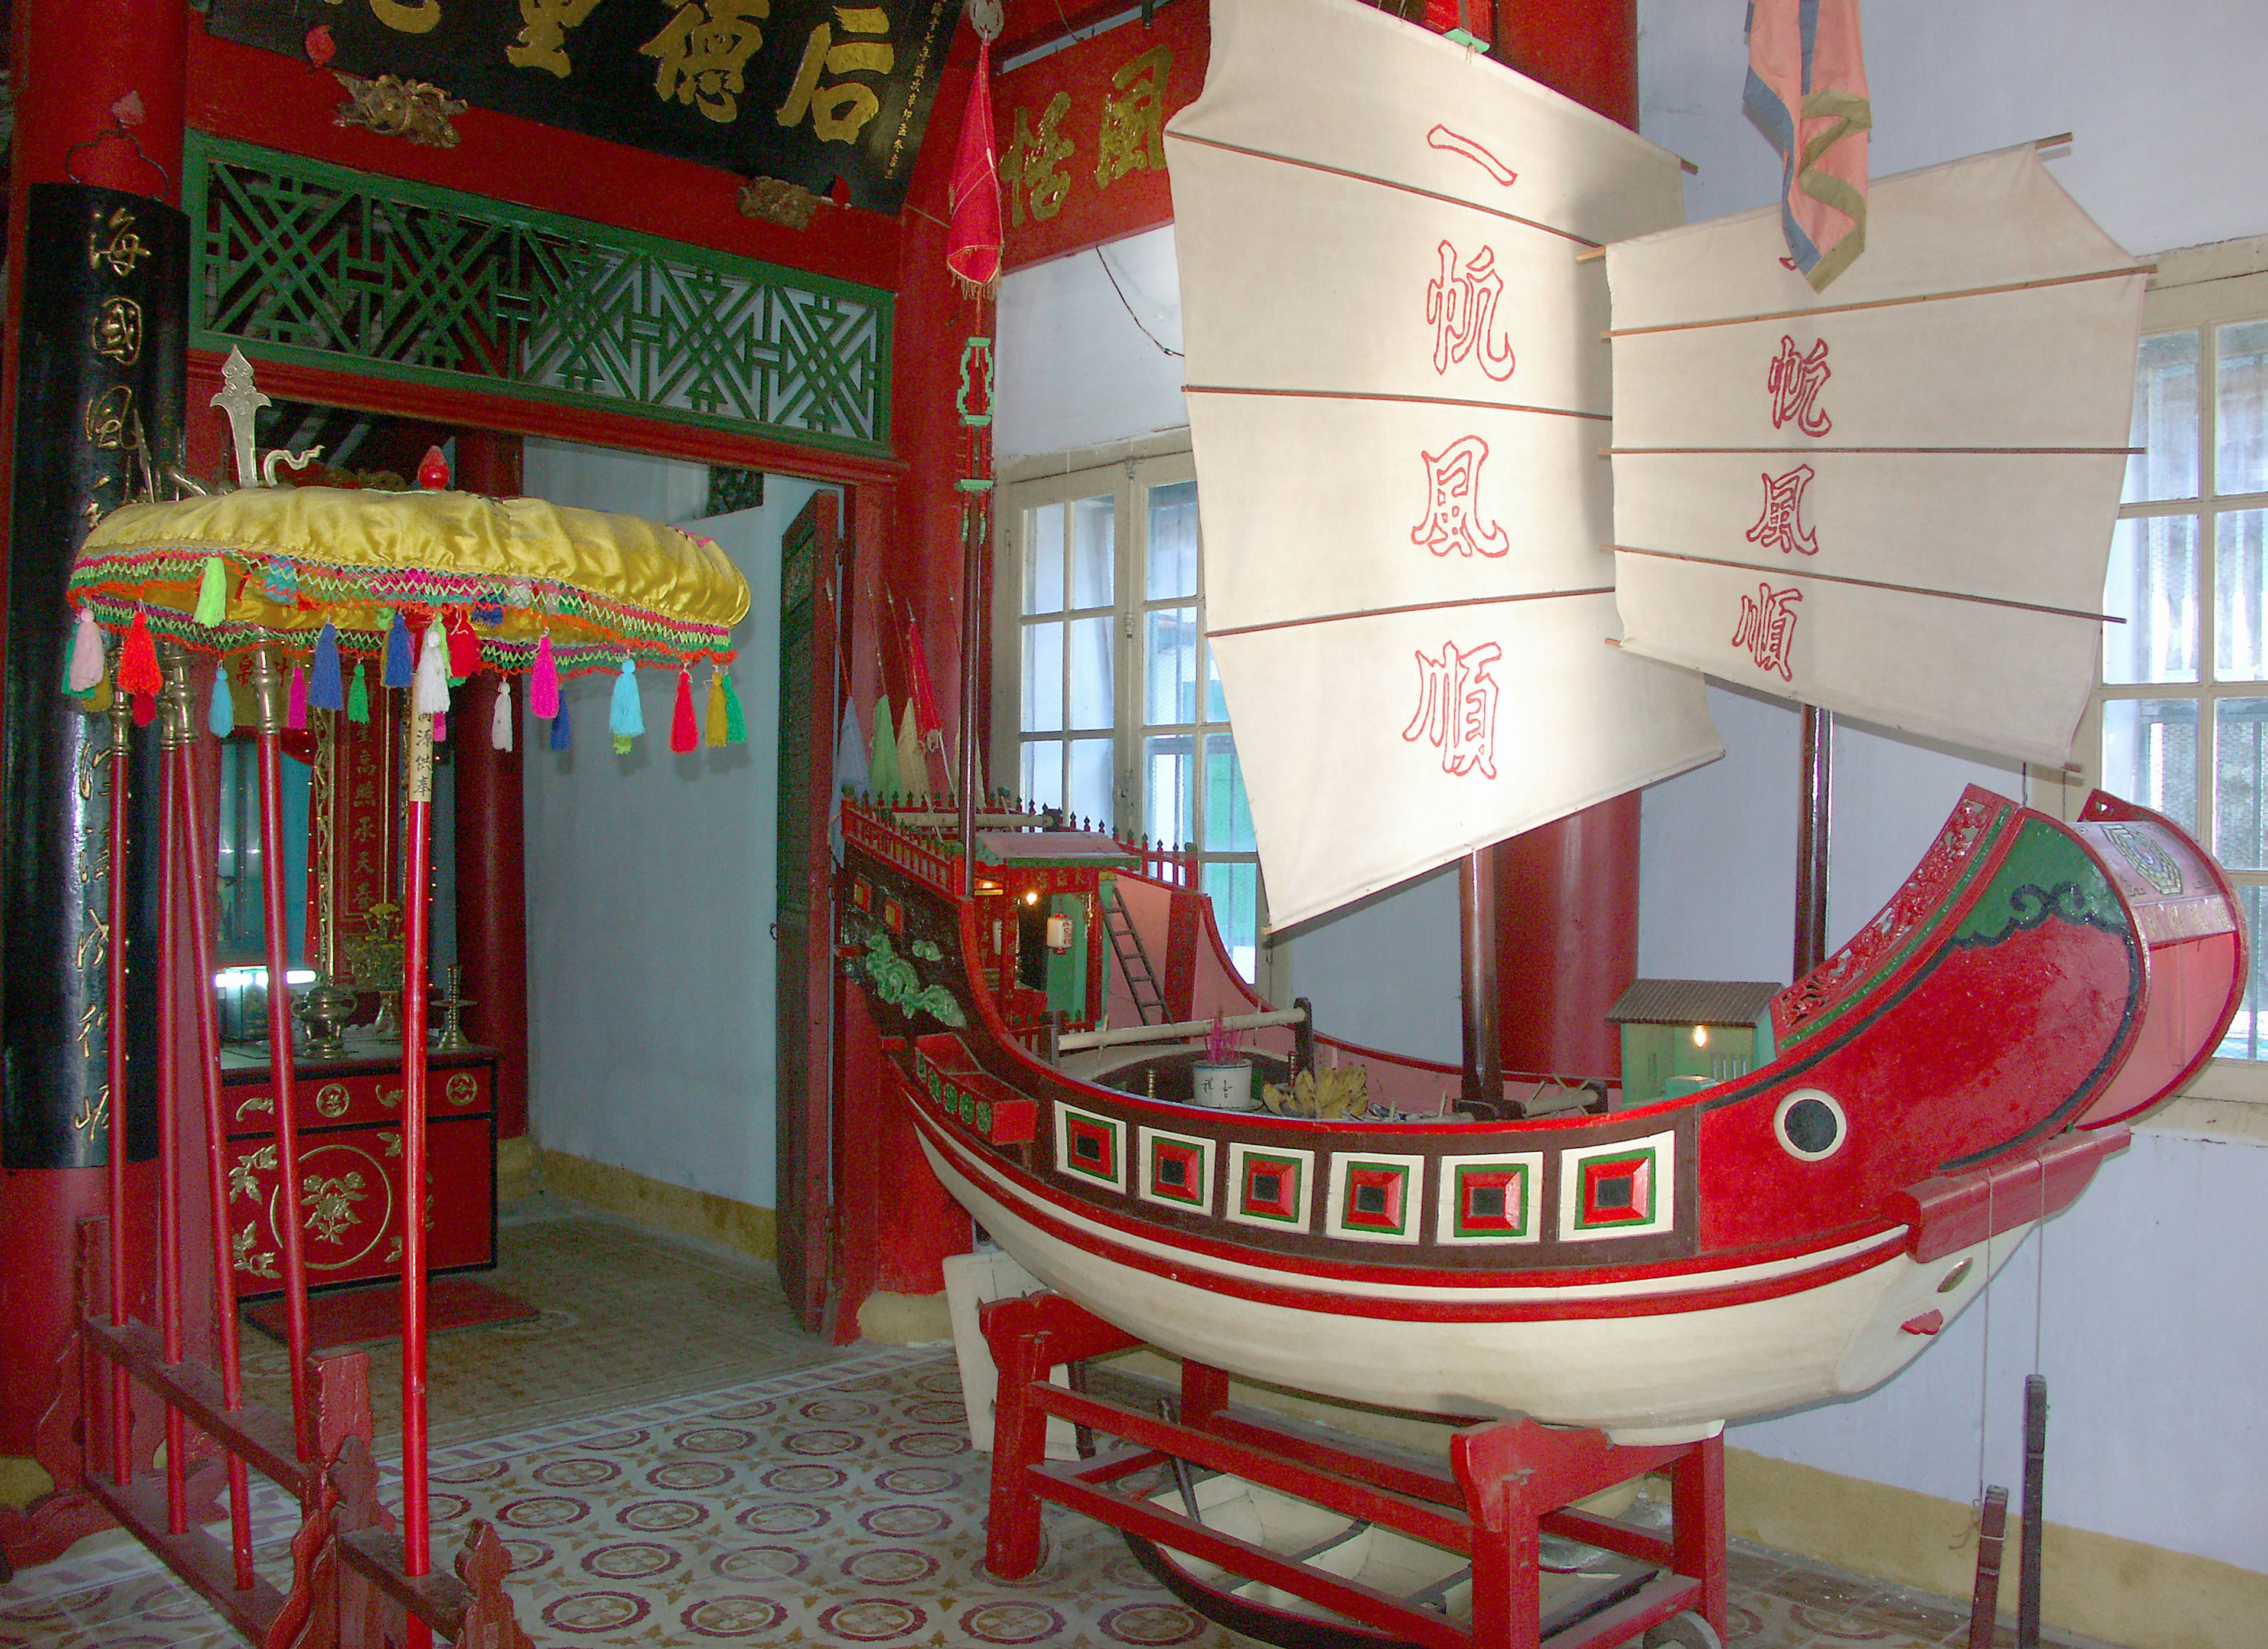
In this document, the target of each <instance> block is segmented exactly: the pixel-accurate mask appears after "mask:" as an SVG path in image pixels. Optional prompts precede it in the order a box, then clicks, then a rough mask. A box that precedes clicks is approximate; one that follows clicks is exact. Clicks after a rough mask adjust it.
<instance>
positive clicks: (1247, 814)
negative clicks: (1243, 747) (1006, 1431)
mask: <svg viewBox="0 0 2268 1649" xmlns="http://www.w3.org/2000/svg"><path fill="white" fill-rule="evenodd" d="M1199 845H1200V846H1202V847H1203V848H1204V850H1205V851H1206V852H1208V853H1249V852H1251V851H1253V850H1254V846H1255V844H1254V843H1253V840H1252V804H1251V803H1250V802H1249V801H1248V800H1247V799H1245V794H1244V769H1243V766H1242V765H1241V763H1240V762H1238V761H1237V759H1236V740H1235V737H1234V736H1233V734H1230V733H1225V732H1216V733H1209V734H1207V735H1206V737H1205V806H1204V842H1203V843H1199Z"/></svg>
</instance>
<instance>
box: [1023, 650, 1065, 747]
mask: <svg viewBox="0 0 2268 1649" xmlns="http://www.w3.org/2000/svg"><path fill="white" fill-rule="evenodd" d="M1063 725H1064V724H1063V626H1062V625H1061V624H1027V625H1026V626H1025V627H1024V731H1025V732H1061V731H1062V729H1063Z"/></svg>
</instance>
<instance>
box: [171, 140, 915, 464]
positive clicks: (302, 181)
mask: <svg viewBox="0 0 2268 1649" xmlns="http://www.w3.org/2000/svg"><path fill="white" fill-rule="evenodd" d="M187 171H188V189H187V191H186V192H187V195H188V199H187V200H186V201H185V202H184V204H185V205H186V207H187V208H188V214H189V221H190V225H191V254H190V256H191V267H190V276H189V291H190V310H191V313H190V325H191V328H192V338H191V341H192V342H193V343H195V345H196V346H197V347H198V348H201V349H210V350H225V349H226V348H228V347H229V345H231V344H232V343H236V344H241V345H243V346H244V347H245V349H246V351H247V353H248V354H254V355H265V356H268V357H272V358H275V359H278V360H284V361H294V362H298V363H302V364H308V365H315V366H328V367H334V368H347V369H350V370H353V371H357V372H367V373H372V374H374V375H377V376H380V377H386V378H394V379H409V380H412V381H416V382H420V383H429V384H435V385H439V386H446V387H449V388H459V389H464V388H470V389H475V390H490V391H500V392H505V393H509V394H513V395H515V396H518V397H521V398H524V399H536V400H546V401H560V402H563V403H569V404H581V405H585V406H594V407H600V408H605V409H610V410H614V411H629V412H636V413H639V414H642V415H644V416H653V417H661V418H667V419H670V420H672V421H674V422H679V423H697V424H703V425H705V426H708V427H711V428H715V429H726V430H733V431H743V432H746V433H750V434H762V435H766V436H770V437H771V438H775V439H778V440H784V441H792V442H796V443H799V444H803V445H817V446H826V447H831V448H835V449H837V450H843V451H851V452H859V453H875V454H881V453H887V451H888V447H889V399H890V368H889V362H890V322H891V305H892V299H891V296H890V294H889V293H887V292H885V291H880V290H879V289H876V288H873V287H866V286H858V285H854V284H851V283H848V282H843V281H834V280H829V279H827V278H826V277H824V276H814V275H805V274H801V273H799V272H797V271H793V270H788V269H778V268H776V267H774V266H772V265H770V264H764V263H758V262H755V261H752V260H750V259H747V258H737V257H733V256H730V255H728V254H724V253H719V252H713V251H710V250H708V249H707V248H704V247H691V246H686V245H682V244H680V243H677V242H674V241H665V240H659V239H653V238H652V237H649V236H644V235H639V234H634V233H632V232H629V231H627V230H619V229H609V228H606V227H604V226H602V225H596V224H589V223H584V222H581V221H579V220H577V219H574V218H569V217H556V216H553V215H551V214H549V213H545V212H537V211H534V210H529V209H527V208H524V207H519V206H514V205H511V204H508V203H506V202H497V201H489V200H483V199H481V198H479V197H478V196H475V195H460V194H458V193H456V192H454V191H453V190H448V189H438V188H431V187H429V186H426V185H423V184H416V183H409V182H405V181H403V180H399V179H394V178H381V177H376V176H372V175H371V174H368V173H358V172H350V171H348V170H347V169H345V168H344V167H341V166H325V165H323V164H321V163H320V162H317V161H313V160H307V159H303V158H300V157H298V156H296V155H285V154H279V153H276V152H275V151H269V150H264V149H256V148H253V147H251V146H249V145H247V144H233V143H227V142H224V141H222V140H220V139H217V138H212V137H205V136H200V135H198V134H195V133H192V134H191V142H190V145H189V151H188V167H187Z"/></svg>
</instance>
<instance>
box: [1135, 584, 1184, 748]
mask: <svg viewBox="0 0 2268 1649" xmlns="http://www.w3.org/2000/svg"><path fill="white" fill-rule="evenodd" d="M1142 656H1143V672H1144V677H1145V680H1146V681H1148V682H1149V684H1150V685H1149V694H1148V707H1147V708H1146V710H1145V711H1144V713H1143V714H1144V719H1145V720H1146V721H1148V722H1149V723H1150V724H1151V725H1153V726H1157V725H1175V724H1177V723H1186V722H1192V721H1195V720H1196V719H1197V608H1195V607H1160V608H1159V609H1158V610H1157V611H1155V612H1152V613H1149V614H1146V615H1144V623H1143V647H1142Z"/></svg>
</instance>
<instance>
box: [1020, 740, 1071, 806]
mask: <svg viewBox="0 0 2268 1649" xmlns="http://www.w3.org/2000/svg"><path fill="white" fill-rule="evenodd" d="M1063 764H1064V747H1063V745H1062V742H1061V741H1060V740H1054V739H1044V740H1034V741H1033V742H1031V743H1029V744H1027V745H1026V746H1025V747H1024V771H1023V775H1022V777H1023V781H1024V788H1023V795H1024V799H1025V800H1026V801H1027V802H1028V803H1030V804H1031V805H1032V806H1035V807H1060V806H1063V791H1064V784H1063Z"/></svg>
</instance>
